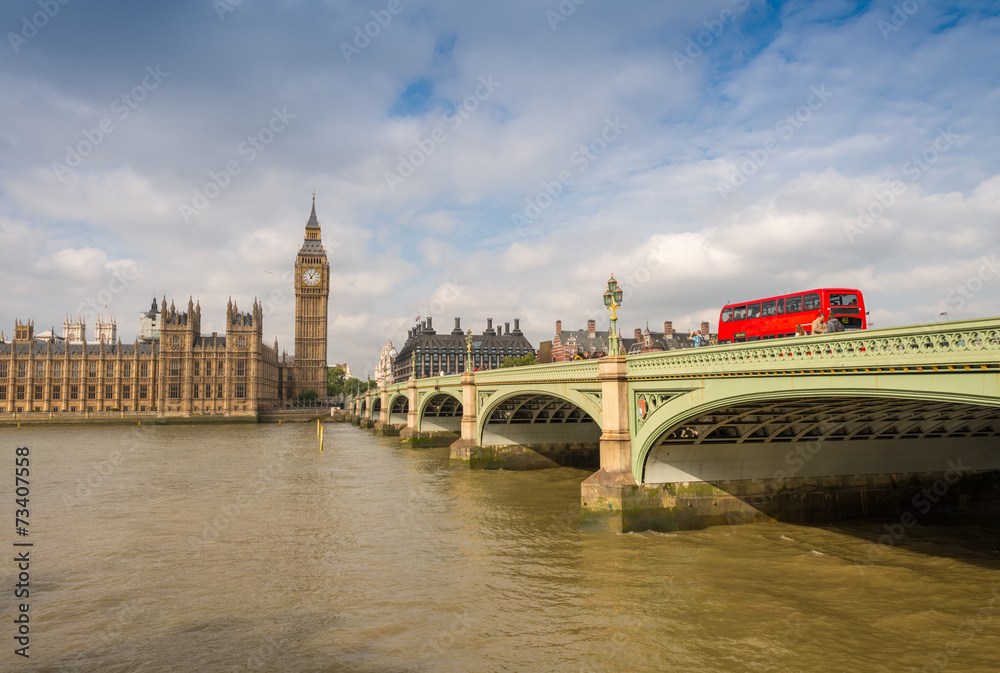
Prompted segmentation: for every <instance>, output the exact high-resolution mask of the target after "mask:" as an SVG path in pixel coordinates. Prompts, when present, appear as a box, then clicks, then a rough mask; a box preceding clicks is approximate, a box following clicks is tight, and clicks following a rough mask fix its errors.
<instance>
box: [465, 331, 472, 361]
mask: <svg viewBox="0 0 1000 673" xmlns="http://www.w3.org/2000/svg"><path fill="white" fill-rule="evenodd" d="M465 371H467V372H471V371H472V328H471V327H470V328H469V331H467V332H466V333H465Z"/></svg>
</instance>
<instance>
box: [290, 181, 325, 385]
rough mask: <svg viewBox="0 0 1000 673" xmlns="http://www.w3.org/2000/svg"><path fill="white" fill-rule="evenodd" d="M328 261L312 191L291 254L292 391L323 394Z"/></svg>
mask: <svg viewBox="0 0 1000 673" xmlns="http://www.w3.org/2000/svg"><path fill="white" fill-rule="evenodd" d="M329 298H330V262H328V261H327V258H326V248H325V247H323V241H322V239H321V238H320V229H319V220H318V219H317V218H316V194H315V192H313V204H312V213H311V214H310V215H309V221H308V222H306V236H305V240H304V241H303V242H302V247H301V248H299V254H298V255H297V256H296V257H295V374H294V382H295V385H294V389H293V395H294V396H295V397H298V396H299V395H301V394H302V393H304V392H307V391H310V390H313V391H315V392H316V394H317V395H319V396H320V397H321V398H323V397H326V316H327V305H328V303H329Z"/></svg>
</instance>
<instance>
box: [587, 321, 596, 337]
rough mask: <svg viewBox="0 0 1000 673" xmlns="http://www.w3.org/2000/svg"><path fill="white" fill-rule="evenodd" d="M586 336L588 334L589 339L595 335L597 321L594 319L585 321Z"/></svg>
mask: <svg viewBox="0 0 1000 673" xmlns="http://www.w3.org/2000/svg"><path fill="white" fill-rule="evenodd" d="M587 336H589V337H590V338H591V339H593V338H594V337H595V336H597V321H596V320H588V321H587Z"/></svg>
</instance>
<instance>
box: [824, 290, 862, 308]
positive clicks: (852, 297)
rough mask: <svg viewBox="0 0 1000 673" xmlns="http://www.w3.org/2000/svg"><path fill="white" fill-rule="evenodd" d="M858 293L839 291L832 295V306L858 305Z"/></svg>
mask: <svg viewBox="0 0 1000 673" xmlns="http://www.w3.org/2000/svg"><path fill="white" fill-rule="evenodd" d="M857 305H858V295H856V294H854V293H853V292H851V293H846V292H845V293H837V294H831V295H830V306H857Z"/></svg>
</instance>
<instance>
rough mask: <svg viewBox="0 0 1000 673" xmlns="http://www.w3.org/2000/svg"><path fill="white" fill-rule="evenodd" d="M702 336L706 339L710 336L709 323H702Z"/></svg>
mask: <svg viewBox="0 0 1000 673" xmlns="http://www.w3.org/2000/svg"><path fill="white" fill-rule="evenodd" d="M701 335H702V336H704V337H707V336H708V323H707V322H703V323H701Z"/></svg>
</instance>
